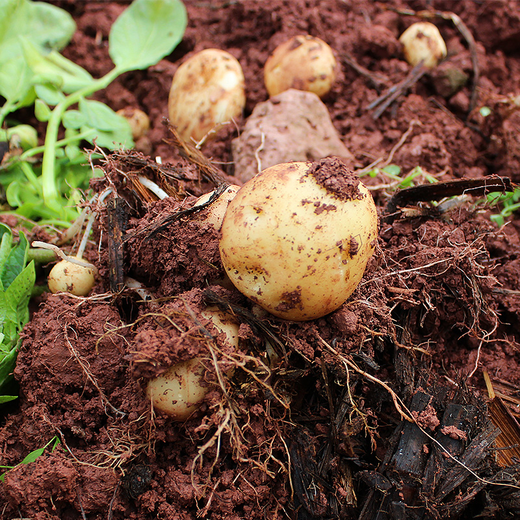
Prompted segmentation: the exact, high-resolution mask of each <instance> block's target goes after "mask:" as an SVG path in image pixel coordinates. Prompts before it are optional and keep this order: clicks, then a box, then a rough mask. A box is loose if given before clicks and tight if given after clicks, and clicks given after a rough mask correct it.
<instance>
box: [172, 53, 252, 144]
mask: <svg viewBox="0 0 520 520" xmlns="http://www.w3.org/2000/svg"><path fill="white" fill-rule="evenodd" d="M245 103H246V95H245V80H244V73H243V72H242V67H241V66H240V63H239V62H238V61H237V60H236V59H235V58H234V57H233V56H232V55H231V54H229V53H228V52H225V51H222V50H220V49H206V50H203V51H201V52H199V53H197V54H195V55H194V56H192V57H191V58H190V59H189V60H188V61H186V62H185V63H183V64H182V65H181V66H180V67H179V68H178V69H177V72H176V73H175V75H174V77H173V80H172V86H171V89H170V97H169V100H168V113H169V118H170V123H171V124H172V125H174V126H175V127H177V131H178V132H179V135H180V136H181V137H182V138H183V139H184V140H185V141H189V140H190V139H194V140H195V141H200V140H201V139H202V138H203V137H204V136H206V135H207V134H208V132H210V131H211V130H213V129H214V128H215V127H216V125H218V124H219V123H225V122H226V121H230V120H231V119H233V118H238V117H240V115H241V114H242V110H243V109H244V106H245Z"/></svg>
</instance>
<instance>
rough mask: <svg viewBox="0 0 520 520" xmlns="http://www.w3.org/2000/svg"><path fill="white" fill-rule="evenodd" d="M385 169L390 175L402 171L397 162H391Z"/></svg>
mask: <svg viewBox="0 0 520 520" xmlns="http://www.w3.org/2000/svg"><path fill="white" fill-rule="evenodd" d="M383 171H384V172H385V173H388V174H389V175H395V176H397V175H399V174H400V173H401V167H400V166H397V165H396V164H389V165H388V166H385V167H384V168H383Z"/></svg>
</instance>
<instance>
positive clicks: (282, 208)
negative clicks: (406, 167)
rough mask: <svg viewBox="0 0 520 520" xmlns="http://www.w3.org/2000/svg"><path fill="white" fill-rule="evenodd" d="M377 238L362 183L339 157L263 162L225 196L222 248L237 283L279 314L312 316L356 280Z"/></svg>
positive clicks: (333, 304)
mask: <svg viewBox="0 0 520 520" xmlns="http://www.w3.org/2000/svg"><path fill="white" fill-rule="evenodd" d="M376 239H377V213H376V207H375V204H374V201H373V199H372V196H371V195H370V192H369V191H368V190H367V188H366V187H365V186H364V185H363V184H362V183H361V182H360V181H359V179H358V178H357V176H355V175H354V174H353V173H352V172H351V171H350V170H348V168H347V167H346V166H345V164H344V163H343V162H342V161H340V160H339V159H338V158H328V159H322V160H320V161H317V162H315V163H309V162H294V163H284V164H278V165H276V166H272V167H270V168H267V169H266V170H264V171H263V172H261V173H260V174H258V175H257V176H256V177H254V178H253V179H251V180H250V181H248V182H247V183H246V184H245V185H244V186H243V187H242V188H241V189H240V191H239V192H238V193H237V195H236V196H235V198H234V199H233V200H232V201H231V202H230V204H229V206H228V210H227V212H226V215H225V217H224V222H223V224H222V238H221V240H220V255H221V259H222V263H223V265H224V267H225V269H226V272H227V274H228V276H229V278H230V279H231V281H232V282H233V284H234V285H235V287H236V288H237V289H238V290H239V291H240V292H242V293H243V294H245V295H246V296H248V297H249V298H250V299H251V300H253V301H254V302H255V303H257V304H258V305H260V306H261V307H263V308H264V309H266V310H267V311H269V312H270V313H272V314H274V315H275V316H279V317H281V318H286V319H289V320H295V321H304V320H312V319H315V318H318V317H320V316H324V315H325V314H328V313H329V312H332V311H333V310H335V309H337V308H338V307H339V306H341V305H342V304H343V303H344V302H345V300H346V299H347V298H348V297H349V296H350V295H351V294H352V292H353V291H354V290H355V288H356V287H357V285H358V284H359V282H360V280H361V278H362V276H363V272H364V270H365V267H366V264H367V262H368V260H369V259H370V257H371V256H372V253H373V251H374V248H375V245H376Z"/></svg>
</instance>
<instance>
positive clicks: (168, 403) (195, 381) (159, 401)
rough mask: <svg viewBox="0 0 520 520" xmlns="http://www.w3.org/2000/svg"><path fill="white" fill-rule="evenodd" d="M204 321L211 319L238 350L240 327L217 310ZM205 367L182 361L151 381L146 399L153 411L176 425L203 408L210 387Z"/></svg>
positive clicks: (196, 360)
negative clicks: (163, 415)
mask: <svg viewBox="0 0 520 520" xmlns="http://www.w3.org/2000/svg"><path fill="white" fill-rule="evenodd" d="M201 315H202V317H203V318H207V319H210V320H211V321H212V322H213V325H214V326H215V328H216V329H217V330H218V331H219V332H223V333H224V334H225V335H226V336H225V337H226V341H227V342H228V343H229V344H230V345H231V346H233V347H235V348H238V341H239V339H238V324H237V322H236V321H235V320H234V319H233V318H232V317H231V316H230V315H229V314H227V313H225V312H223V311H221V310H220V309H219V308H218V307H216V306H211V307H207V308H206V309H205V310H204V311H203V312H202V313H201ZM204 371H205V370H204V366H203V364H202V360H201V359H200V358H198V357H195V358H192V359H189V360H187V361H181V362H179V363H177V364H175V365H173V366H172V367H170V368H169V369H168V370H167V371H166V372H164V373H163V374H161V375H160V376H158V377H155V378H153V379H150V381H148V385H147V387H146V395H147V397H148V398H149V399H150V400H151V401H152V404H153V407H154V409H156V410H160V411H162V412H164V413H166V414H167V415H170V416H171V417H172V418H173V419H175V420H176V421H185V420H186V419H188V417H189V416H190V415H191V414H192V413H193V412H194V411H195V410H197V408H198V407H199V406H200V404H201V402H202V400H203V399H204V397H205V396H206V394H207V393H208V391H209V389H210V386H209V385H208V384H207V383H205V382H204Z"/></svg>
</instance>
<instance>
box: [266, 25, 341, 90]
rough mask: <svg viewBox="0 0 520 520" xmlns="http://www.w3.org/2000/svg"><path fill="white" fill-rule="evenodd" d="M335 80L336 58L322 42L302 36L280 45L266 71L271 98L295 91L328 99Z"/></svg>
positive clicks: (270, 58)
mask: <svg viewBox="0 0 520 520" xmlns="http://www.w3.org/2000/svg"><path fill="white" fill-rule="evenodd" d="M335 79H336V58H335V57H334V53H333V52H332V49H331V48H330V47H329V46H328V45H327V44H326V43H325V42H324V41H323V40H320V39H319V38H315V37H314V36H309V35H300V36H295V37H294V38H291V39H290V40H288V41H286V42H285V43H282V44H281V45H279V46H278V47H277V48H276V49H275V50H274V52H273V54H272V55H271V56H269V58H268V60H267V62H266V64H265V68H264V81H265V86H266V88H267V92H268V93H269V96H271V97H272V96H276V95H277V94H280V93H281V92H284V91H285V90H289V89H290V88H295V89H297V90H306V91H308V92H314V93H315V94H317V95H318V96H319V97H323V96H325V95H326V94H327V93H328V92H329V91H330V89H331V88H332V84H333V83H334V80H335Z"/></svg>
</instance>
